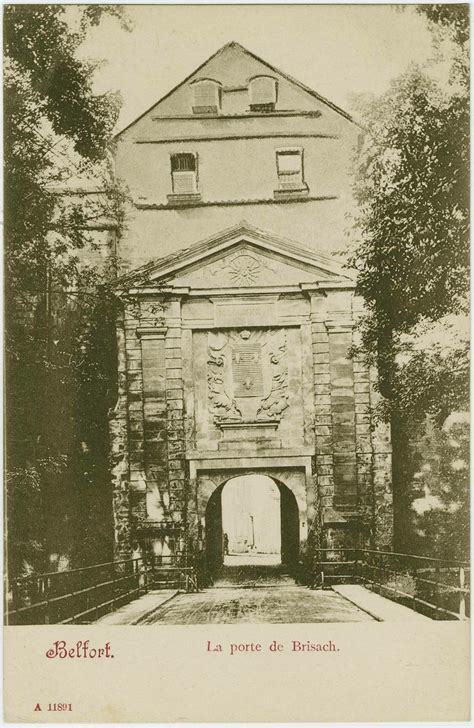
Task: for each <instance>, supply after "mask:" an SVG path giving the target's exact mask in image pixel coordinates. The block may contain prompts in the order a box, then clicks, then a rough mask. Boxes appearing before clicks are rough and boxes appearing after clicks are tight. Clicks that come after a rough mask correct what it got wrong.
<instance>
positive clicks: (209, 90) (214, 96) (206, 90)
mask: <svg viewBox="0 0 474 728" xmlns="http://www.w3.org/2000/svg"><path fill="white" fill-rule="evenodd" d="M193 92H194V106H193V112H194V113H195V114H217V112H218V110H219V106H220V97H219V86H218V84H217V83H216V82H215V81H199V82H198V83H196V84H194V85H193Z"/></svg>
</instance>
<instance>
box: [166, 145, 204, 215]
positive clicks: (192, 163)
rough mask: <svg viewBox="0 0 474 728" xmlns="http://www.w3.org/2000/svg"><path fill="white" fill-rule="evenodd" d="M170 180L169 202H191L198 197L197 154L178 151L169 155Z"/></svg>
mask: <svg viewBox="0 0 474 728" xmlns="http://www.w3.org/2000/svg"><path fill="white" fill-rule="evenodd" d="M171 181H172V189H173V193H172V194H171V195H168V200H169V201H170V202H176V203H181V202H192V201H193V200H196V199H199V197H200V195H199V193H198V177H197V154H194V153H193V152H180V153H179V154H172V155H171Z"/></svg>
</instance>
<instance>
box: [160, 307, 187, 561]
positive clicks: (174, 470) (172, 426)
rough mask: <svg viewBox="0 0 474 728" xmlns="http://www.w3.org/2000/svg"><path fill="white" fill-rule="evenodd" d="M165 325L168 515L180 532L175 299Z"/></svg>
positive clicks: (182, 505)
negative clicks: (166, 328)
mask: <svg viewBox="0 0 474 728" xmlns="http://www.w3.org/2000/svg"><path fill="white" fill-rule="evenodd" d="M166 322H167V326H168V331H167V334H166V341H165V369H166V418H167V433H168V438H167V446H168V452H167V462H168V484H169V496H170V515H171V518H172V520H173V522H174V523H175V524H176V525H177V526H178V525H179V526H180V527H181V530H182V531H183V530H184V528H185V523H186V518H187V514H186V509H187V488H186V459H185V430H184V384H183V347H182V328H181V303H180V300H179V299H178V298H176V299H173V300H172V301H171V302H170V306H169V310H168V315H167V319H166ZM189 353H190V352H189ZM183 535H184V533H181V536H183ZM181 545H182V544H181ZM178 546H179V547H180V545H178V544H175V547H176V548H177V547H178Z"/></svg>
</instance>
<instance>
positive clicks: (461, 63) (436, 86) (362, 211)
mask: <svg viewBox="0 0 474 728" xmlns="http://www.w3.org/2000/svg"><path fill="white" fill-rule="evenodd" d="M417 11H418V12H420V13H423V14H424V15H425V16H426V17H427V18H428V20H429V21H430V24H431V27H432V29H433V33H434V38H435V41H436V44H437V47H438V50H439V54H438V61H439V59H440V57H441V56H442V55H443V53H444V54H446V52H449V63H450V74H449V82H448V83H447V84H444V85H442V84H441V83H440V82H439V81H437V80H436V73H435V72H434V70H435V69H434V67H433V66H431V67H430V66H429V65H428V66H427V67H425V68H423V69H421V68H418V67H410V68H409V69H408V70H407V71H406V73H404V74H403V75H402V76H401V77H399V78H397V79H395V80H394V81H393V82H392V84H391V86H390V88H389V89H388V91H387V92H386V93H385V94H384V95H383V96H382V97H380V98H377V99H372V100H369V101H367V100H366V101H365V102H363V103H362V105H361V108H360V117H361V120H362V123H363V126H364V127H365V130H366V134H365V141H364V143H363V145H362V148H361V152H360V155H359V158H358V161H357V175H356V184H355V189H354V191H355V197H356V201H357V203H358V208H357V217H356V220H355V226H354V227H355V230H356V234H357V235H356V237H357V241H358V242H357V243H356V245H355V246H354V247H353V249H352V251H351V256H350V262H349V265H350V266H351V267H352V268H353V269H355V270H356V271H357V276H358V293H359V294H360V295H361V296H362V297H363V298H364V301H365V308H366V315H365V316H364V317H363V319H362V320H361V323H360V334H361V341H362V347H361V348H362V351H363V352H364V354H365V357H366V359H367V361H368V363H370V364H376V366H377V368H378V388H379V390H380V392H381V394H382V395H383V396H384V398H385V400H384V401H383V405H382V407H381V414H382V416H383V417H384V418H385V419H386V420H388V421H390V423H391V426H392V445H393V471H392V479H393V490H394V515H395V545H396V547H397V548H408V547H409V543H410V542H409V534H408V532H407V524H408V522H409V510H410V502H411V499H412V494H411V493H410V488H411V484H412V478H413V473H414V470H415V463H414V461H413V458H412V455H413V448H412V442H413V437H414V432H415V431H416V429H417V428H418V429H419V428H420V426H421V423H423V422H424V421H425V418H426V417H430V418H432V419H433V420H434V422H436V424H437V425H438V427H441V425H442V423H443V422H444V420H445V419H446V417H447V416H448V415H449V414H450V412H453V411H455V410H457V409H459V408H465V407H466V404H467V372H468V363H467V361H468V359H467V353H468V351H467V346H465V345H463V344H462V343H461V344H459V342H458V343H457V344H455V345H451V351H448V350H447V349H449V346H450V343H449V337H448V338H445V331H444V329H443V326H442V323H443V322H444V321H446V320H447V319H449V317H452V316H453V315H462V314H464V313H465V312H466V310H467V299H468V291H469V92H468V44H467V39H468V29H469V23H468V20H469V18H468V8H467V6H461V5H426V6H417ZM443 43H444V46H443ZM442 46H443V47H442ZM446 47H447V48H448V51H447V50H446ZM443 60H444V61H446V55H445V56H444V57H443ZM433 63H434V62H433ZM423 326H424V327H429V326H431V329H432V331H437V332H438V341H437V342H435V343H434V344H433V342H431V344H430V345H429V346H427V347H426V348H425V349H423V348H420V347H419V346H416V342H417V336H418V332H419V328H420V327H423ZM441 470H442V469H441ZM441 470H440V472H441ZM442 472H443V473H444V472H445V470H442Z"/></svg>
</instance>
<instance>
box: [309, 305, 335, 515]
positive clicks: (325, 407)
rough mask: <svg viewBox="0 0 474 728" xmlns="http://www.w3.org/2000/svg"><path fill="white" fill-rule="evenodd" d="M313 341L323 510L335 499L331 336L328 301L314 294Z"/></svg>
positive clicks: (316, 436)
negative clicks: (328, 323)
mask: <svg viewBox="0 0 474 728" xmlns="http://www.w3.org/2000/svg"><path fill="white" fill-rule="evenodd" d="M310 297H311V313H310V321H311V340H312V352H313V388H314V413H315V414H314V440H315V456H314V461H315V476H314V478H315V481H316V489H317V498H318V501H319V504H320V505H321V508H322V510H323V511H324V509H326V508H332V505H333V501H334V463H333V433H332V419H331V384H330V382H331V374H330V362H329V336H328V331H327V328H326V324H325V319H326V316H327V313H326V300H325V297H324V295H321V294H320V293H311V294H310Z"/></svg>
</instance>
